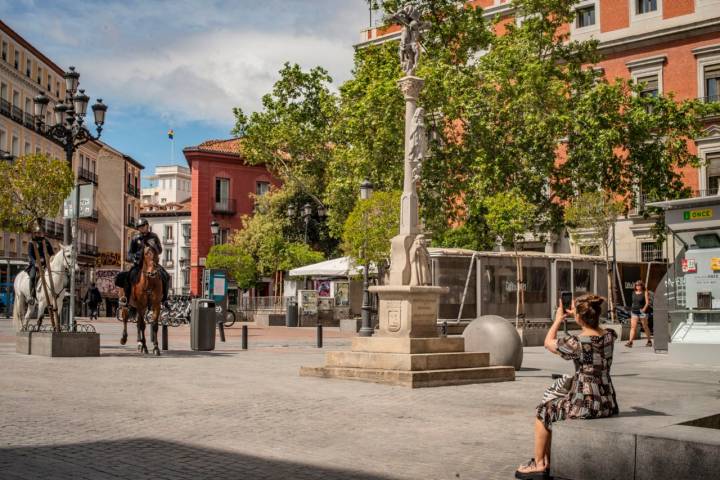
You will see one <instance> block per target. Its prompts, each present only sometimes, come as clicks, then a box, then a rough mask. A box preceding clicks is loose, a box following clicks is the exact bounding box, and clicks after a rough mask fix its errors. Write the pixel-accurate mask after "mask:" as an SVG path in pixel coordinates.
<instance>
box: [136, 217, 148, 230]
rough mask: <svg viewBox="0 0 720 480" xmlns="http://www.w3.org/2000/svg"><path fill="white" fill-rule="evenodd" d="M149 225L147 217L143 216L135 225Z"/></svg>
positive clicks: (138, 226) (137, 226)
mask: <svg viewBox="0 0 720 480" xmlns="http://www.w3.org/2000/svg"><path fill="white" fill-rule="evenodd" d="M147 225H148V221H147V219H145V218H141V219H140V220H138V222H137V225H136V226H135V227H136V228H140V227H145V226H147Z"/></svg>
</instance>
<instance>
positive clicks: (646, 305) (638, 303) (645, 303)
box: [625, 280, 652, 348]
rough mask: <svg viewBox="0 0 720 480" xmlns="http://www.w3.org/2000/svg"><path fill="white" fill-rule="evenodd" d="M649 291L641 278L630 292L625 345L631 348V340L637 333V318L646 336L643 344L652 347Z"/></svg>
mask: <svg viewBox="0 0 720 480" xmlns="http://www.w3.org/2000/svg"><path fill="white" fill-rule="evenodd" d="M650 306H651V305H650V292H648V290H647V288H645V284H644V283H643V281H642V280H638V281H637V282H635V287H634V289H633V294H632V306H631V307H630V340H629V341H628V342H627V343H626V344H625V346H626V347H628V348H632V346H633V341H634V340H635V336H636V335H637V328H638V320H640V322H641V323H642V328H643V331H644V332H645V335H646V336H647V343H646V344H645V346H647V347H652V336H651V334H650V327H649V326H648V310H649V309H650Z"/></svg>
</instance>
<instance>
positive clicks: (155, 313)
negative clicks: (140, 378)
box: [151, 303, 160, 357]
mask: <svg viewBox="0 0 720 480" xmlns="http://www.w3.org/2000/svg"><path fill="white" fill-rule="evenodd" d="M159 319H160V304H159V303H155V304H154V305H153V321H152V330H151V338H152V342H153V354H154V355H156V356H158V357H159V356H160V347H159V346H158V326H159Z"/></svg>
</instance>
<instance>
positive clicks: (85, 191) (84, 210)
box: [63, 183, 95, 218]
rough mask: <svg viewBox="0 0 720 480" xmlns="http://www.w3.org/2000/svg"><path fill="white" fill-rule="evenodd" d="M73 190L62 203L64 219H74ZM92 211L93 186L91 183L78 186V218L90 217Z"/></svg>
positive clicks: (93, 207) (93, 206)
mask: <svg viewBox="0 0 720 480" xmlns="http://www.w3.org/2000/svg"><path fill="white" fill-rule="evenodd" d="M75 188H77V187H75ZM75 188H73V189H72V191H71V192H70V195H69V196H68V197H67V198H66V199H65V202H64V203H63V217H64V218H75ZM94 209H95V196H94V185H93V184H92V183H86V184H84V185H80V218H88V217H92V215H93V210H94Z"/></svg>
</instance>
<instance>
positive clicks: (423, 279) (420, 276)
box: [410, 234, 432, 286]
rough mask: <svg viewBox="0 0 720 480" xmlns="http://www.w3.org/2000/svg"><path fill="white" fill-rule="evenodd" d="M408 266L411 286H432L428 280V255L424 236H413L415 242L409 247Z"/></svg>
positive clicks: (429, 279) (430, 280)
mask: <svg viewBox="0 0 720 480" xmlns="http://www.w3.org/2000/svg"><path fill="white" fill-rule="evenodd" d="M410 265H411V270H410V285H411V286H418V285H420V286H422V285H431V284H432V279H431V278H430V254H429V253H428V251H427V247H426V246H425V235H422V234H419V235H417V236H415V240H414V241H413V244H412V246H411V247H410Z"/></svg>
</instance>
